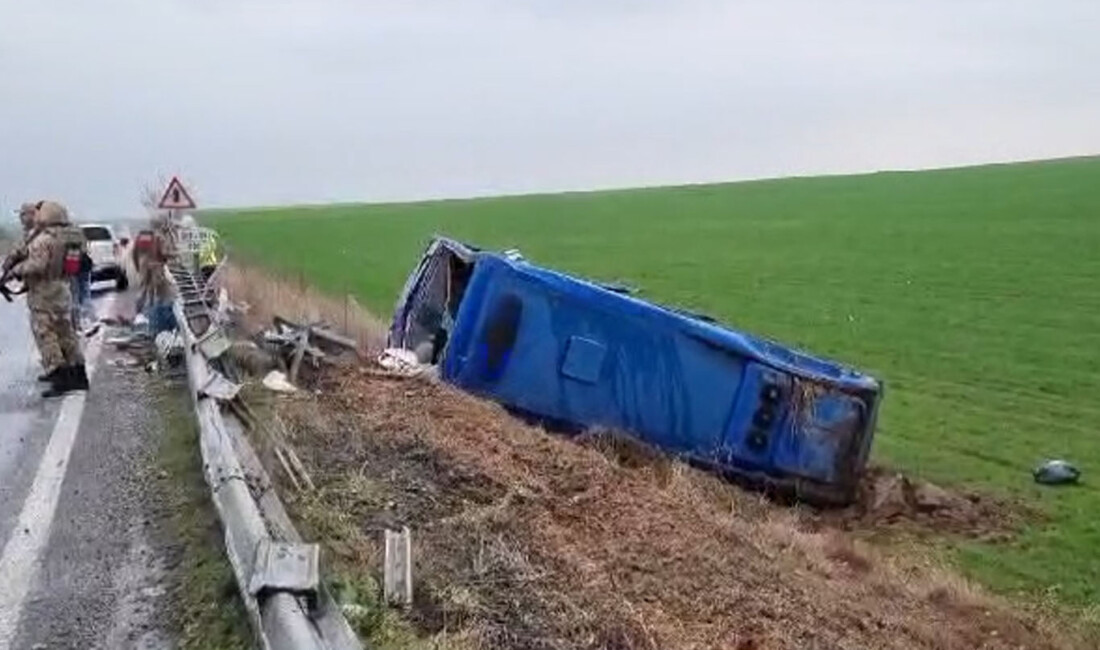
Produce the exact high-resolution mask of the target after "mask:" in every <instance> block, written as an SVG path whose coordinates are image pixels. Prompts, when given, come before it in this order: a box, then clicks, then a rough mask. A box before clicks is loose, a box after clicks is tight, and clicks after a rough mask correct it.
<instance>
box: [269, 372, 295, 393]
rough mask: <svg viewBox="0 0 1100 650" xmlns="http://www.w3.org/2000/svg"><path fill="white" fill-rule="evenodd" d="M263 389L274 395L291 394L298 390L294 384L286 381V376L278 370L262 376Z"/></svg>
mask: <svg viewBox="0 0 1100 650" xmlns="http://www.w3.org/2000/svg"><path fill="white" fill-rule="evenodd" d="M263 384H264V387H265V388H267V389H268V390H273V391H275V392H276V393H293V392H294V391H296V390H298V389H297V388H295V387H294V384H292V383H290V381H288V380H287V378H286V374H285V373H282V372H280V371H278V370H272V371H271V372H269V373H267V375H266V376H264V381H263Z"/></svg>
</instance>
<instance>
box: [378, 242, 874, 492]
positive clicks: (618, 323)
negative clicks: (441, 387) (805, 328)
mask: <svg viewBox="0 0 1100 650" xmlns="http://www.w3.org/2000/svg"><path fill="white" fill-rule="evenodd" d="M389 346H390V347H391V348H402V349H405V350H410V351H412V352H413V353H415V354H416V356H417V358H418V359H419V361H420V362H421V363H430V364H433V365H438V367H439V374H440V376H441V377H442V378H443V379H444V380H446V381H448V382H450V383H452V384H455V385H456V386H459V387H460V388H463V389H465V390H467V391H470V392H471V393H474V394H477V395H482V396H484V397H487V398H490V399H493V400H495V401H497V402H500V403H502V404H503V405H505V406H506V407H508V408H509V410H511V411H512V412H514V413H518V414H521V415H524V416H535V417H536V418H537V419H539V420H540V421H542V422H545V423H550V424H553V425H555V428H565V429H566V430H569V429H570V428H575V429H581V430H583V429H585V428H589V427H598V428H606V429H611V430H614V431H620V432H625V433H628V434H631V435H633V436H635V437H637V438H639V439H641V440H643V441H645V442H648V443H650V444H652V445H654V446H656V447H659V448H661V449H664V450H665V451H667V452H669V453H672V454H674V455H677V456H679V457H682V458H684V459H685V460H689V461H691V462H693V463H696V464H699V465H703V466H707V467H709V468H712V469H716V470H718V471H719V472H720V473H722V474H724V475H726V476H729V477H731V478H737V479H743V480H744V481H745V482H749V483H752V484H763V485H764V486H766V487H769V488H778V489H780V490H782V491H787V492H792V493H793V494H794V495H795V496H797V497H799V498H801V499H804V500H808V501H812V502H817V503H828V504H844V503H849V502H851V501H852V500H853V498H854V497H855V496H856V491H857V488H858V484H859V479H860V477H861V476H862V474H863V471H864V469H865V466H866V463H867V457H868V453H869V451H870V447H871V439H872V436H873V435H874V429H875V420H876V418H877V414H878V409H879V403H880V402H881V399H882V390H883V389H882V384H881V383H880V382H879V381H878V380H876V379H874V378H873V377H870V376H868V375H865V374H863V373H861V372H859V371H857V370H853V369H851V368H847V367H845V366H842V365H840V364H837V363H834V362H832V361H827V360H825V359H820V358H818V357H815V356H811V355H809V354H807V353H805V352H801V351H797V350H795V349H793V348H790V347H787V346H784V345H782V344H779V343H776V342H774V341H770V340H767V339H764V338H761V337H757V336H753V335H751V334H747V333H745V332H740V331H737V330H734V329H731V328H728V327H725V326H723V325H720V324H718V323H717V322H715V321H714V320H713V319H710V318H707V317H705V316H700V315H697V314H691V313H688V312H684V311H682V310H678V309H672V308H668V307H664V306H661V305H657V304H654V303H650V302H646V301H644V300H640V299H638V298H636V297H634V296H631V295H628V292H627V291H626V290H624V289H623V288H621V287H612V286H609V285H602V284H599V283H595V282H590V281H587V280H582V279H579V278H576V277H573V276H570V275H567V274H565V273H560V272H558V271H553V270H550V269H546V268H544V267H540V266H536V265H534V264H531V263H529V262H527V261H525V260H523V259H522V257H521V256H520V255H519V254H518V253H515V252H509V253H503V254H501V253H492V252H486V251H482V250H479V249H476V248H473V247H470V246H467V245H465V244H462V243H460V242H456V241H453V240H449V239H442V238H439V239H436V240H435V241H433V242H432V244H431V245H430V246H429V248H428V250H427V252H426V253H425V255H424V256H423V258H422V259H421V261H420V264H419V265H417V267H416V269H415V270H414V271H413V273H412V275H411V276H410V277H409V280H408V282H407V283H406V285H405V288H404V290H403V292H402V294H401V297H400V299H399V301H398V303H397V308H396V310H395V312H394V320H393V323H392V326H391V329H390V333H389ZM558 425H564V426H558Z"/></svg>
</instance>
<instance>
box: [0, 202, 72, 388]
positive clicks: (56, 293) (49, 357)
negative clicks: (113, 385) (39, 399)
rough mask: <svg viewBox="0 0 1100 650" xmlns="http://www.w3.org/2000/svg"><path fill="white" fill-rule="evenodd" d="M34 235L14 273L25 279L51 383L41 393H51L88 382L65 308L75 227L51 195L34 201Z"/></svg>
mask: <svg viewBox="0 0 1100 650" xmlns="http://www.w3.org/2000/svg"><path fill="white" fill-rule="evenodd" d="M35 226H36V227H37V228H38V229H39V233H38V235H37V236H36V237H34V238H33V239H31V241H30V244H29V246H28V247H27V257H26V259H24V260H23V261H21V262H19V263H18V264H17V265H16V266H15V268H14V269H13V273H14V274H15V275H16V276H18V277H20V278H22V279H23V281H24V282H25V283H26V285H27V307H28V308H30V311H31V321H32V322H33V323H34V329H35V332H36V338H37V342H38V345H39V352H40V353H41V355H42V367H43V368H44V369H45V371H46V379H47V380H48V381H49V382H50V384H51V385H50V388H48V389H47V390H46V391H44V392H43V393H42V396H43V397H56V396H58V395H63V394H65V393H67V392H69V391H73V390H85V389H87V388H88V375H87V372H86V371H85V368H84V355H83V353H82V352H81V350H80V340H79V339H78V338H77V335H76V331H75V330H74V328H73V323H72V318H71V317H70V309H71V307H72V296H71V294H70V292H69V283H68V280H67V278H66V277H65V272H64V266H65V256H66V252H67V250H68V248H69V246H70V241H69V240H70V239H72V240H75V241H77V243H78V241H79V240H76V235H79V234H80V231H79V229H77V228H75V227H73V226H72V225H71V224H70V223H69V215H68V212H67V211H66V210H65V208H64V206H62V205H60V204H59V203H55V202H53V201H43V202H42V203H40V204H39V205H38V211H37V214H36V216H35Z"/></svg>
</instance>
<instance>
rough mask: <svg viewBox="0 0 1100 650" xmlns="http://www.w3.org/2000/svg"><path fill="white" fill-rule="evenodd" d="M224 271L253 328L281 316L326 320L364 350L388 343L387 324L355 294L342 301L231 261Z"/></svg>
mask: <svg viewBox="0 0 1100 650" xmlns="http://www.w3.org/2000/svg"><path fill="white" fill-rule="evenodd" d="M223 273H224V275H223V276H222V284H223V286H224V287H225V288H226V289H227V290H228V291H229V295H230V297H231V298H232V300H233V301H234V302H236V303H244V304H245V305H247V312H246V314H245V321H246V325H248V326H249V328H250V329H253V330H258V329H262V328H265V327H269V326H270V325H271V320H272V318H274V317H275V316H282V317H283V318H287V319H289V320H292V321H295V322H299V323H305V322H311V323H316V322H325V323H327V324H328V325H330V326H331V327H333V328H335V329H337V330H339V331H340V332H343V333H344V334H346V335H348V336H350V337H352V338H354V339H355V340H356V341H358V343H359V347H360V349H361V350H362V351H364V352H375V351H379V350H381V349H382V348H383V347H384V346H385V342H386V331H387V325H386V324H385V323H383V322H382V321H381V320H380V319H378V318H377V317H375V316H374V315H372V314H371V313H370V312H368V311H367V310H366V309H364V308H363V307H361V306H360V305H359V303H358V302H356V301H355V298H353V297H352V296H346V297H345V298H344V299H343V300H341V299H339V298H334V297H332V296H329V295H327V294H324V293H321V292H320V291H317V290H316V289H314V288H312V287H310V286H308V285H305V284H303V283H301V282H295V281H292V280H289V279H286V278H279V277H276V276H273V275H271V273H270V272H268V271H260V270H258V269H254V268H251V267H247V266H241V265H233V264H230V265H229V266H228V267H227V268H226V269H225V270H224V271H223Z"/></svg>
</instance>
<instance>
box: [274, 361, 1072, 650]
mask: <svg viewBox="0 0 1100 650" xmlns="http://www.w3.org/2000/svg"><path fill="white" fill-rule="evenodd" d="M283 417H284V418H285V419H286V420H287V421H288V422H289V423H290V424H291V429H292V430H293V431H294V432H295V438H296V441H295V444H296V446H298V448H299V451H300V455H301V456H302V458H303V461H304V462H305V463H306V465H307V466H308V467H309V468H310V471H311V473H312V475H313V478H314V482H315V483H317V485H318V488H319V491H318V492H317V494H316V495H314V496H312V497H310V498H309V499H306V500H302V499H298V500H295V499H293V498H292V499H291V502H292V503H291V507H292V509H294V510H295V511H296V514H298V515H300V516H301V517H302V519H303V521H304V524H305V526H306V527H307V528H311V530H309V533H310V534H311V535H314V536H317V537H319V538H320V539H323V540H324V541H325V544H326V549H327V551H328V553H329V554H330V557H334V558H335V559H336V560H337V562H338V563H339V564H340V566H341V567H342V568H343V570H346V571H352V572H359V573H360V574H361V575H362V577H363V579H364V580H368V579H374V576H375V573H376V572H377V569H378V565H379V563H378V554H379V551H378V544H379V535H378V531H379V530H380V529H381V528H382V527H384V526H392V525H398V524H408V525H410V526H411V527H412V530H413V536H414V554H415V575H416V580H417V597H416V603H415V605H414V607H413V608H412V610H411V611H410V613H409V617H410V618H411V620H412V621H413V622H414V624H415V626H416V629H417V633H418V634H419V635H420V636H421V638H422V639H431V640H432V641H433V642H438V641H439V640H440V639H441V638H443V639H444V640H446V642H447V643H448V644H451V645H454V644H458V645H462V643H467V644H469V646H471V647H493V648H684V649H688V648H690V649H695V648H755V649H760V650H764V649H773V648H936V649H942V648H979V647H981V648H1020V647H1027V648H1072V647H1078V646H1075V645H1073V643H1071V642H1070V641H1067V640H1065V639H1064V638H1063V637H1062V636H1061V635H1060V634H1058V633H1056V632H1055V631H1054V630H1053V629H1052V626H1050V625H1048V624H1047V623H1046V622H1045V621H1044V620H1043V619H1041V618H1040V617H1039V616H1038V615H1032V614H1027V613H1021V612H1014V611H1011V610H1009V609H1008V608H1007V607H1006V606H1005V605H1003V604H1001V603H998V602H996V601H995V600H992V599H990V598H988V597H986V596H984V595H982V594H980V593H979V592H977V591H976V590H975V589H973V588H972V587H971V586H969V585H968V584H966V583H965V582H963V581H962V580H960V579H958V578H957V577H955V576H953V575H952V574H950V573H947V572H945V571H943V570H941V569H934V568H931V569H930V568H928V564H927V563H924V562H913V563H912V564H911V565H907V564H903V563H901V562H900V561H899V560H897V559H886V558H883V557H880V556H879V555H878V554H876V553H875V552H874V550H873V549H871V548H869V547H867V546H866V545H865V544H863V543H862V542H860V541H858V540H854V539H853V538H852V537H851V536H849V535H846V534H845V533H843V532H840V531H838V530H835V529H832V528H822V527H820V526H817V525H816V520H815V519H814V517H813V515H812V514H811V515H807V514H806V512H805V511H804V510H801V509H791V508H783V507H778V506H775V505H773V504H771V503H770V502H768V501H766V500H765V499H762V498H761V497H759V496H758V495H754V494H750V493H747V492H743V491H741V490H739V489H737V488H735V487H733V486H731V485H729V484H727V483H725V482H723V481H721V480H718V479H716V478H714V477H713V476H711V475H709V474H706V473H703V472H699V471H696V470H694V469H691V468H689V467H687V466H685V465H683V464H680V463H676V462H672V461H669V460H668V459H666V458H664V457H663V456H660V455H650V454H645V453H642V454H635V453H632V452H627V451H624V450H623V449H622V448H621V447H619V446H617V445H616V444H612V445H611V446H608V445H607V444H606V442H601V441H599V440H589V441H588V442H589V444H587V445H581V444H575V443H574V442H571V441H569V440H566V439H564V438H561V437H558V436H554V435H551V434H547V433H546V432H544V431H541V430H539V429H535V428H531V427H527V426H524V425H523V424H520V423H519V422H517V421H516V420H514V419H513V418H511V417H509V416H508V415H507V414H506V413H505V412H504V411H503V410H502V409H500V408H499V407H497V406H495V405H492V404H488V403H485V402H482V401H479V400H476V399H474V398H472V397H470V396H468V395H465V394H462V393H459V392H457V391H454V390H452V389H450V388H448V387H446V386H443V385H439V384H431V383H427V382H424V381H417V380H407V381H395V380H393V379H380V378H378V377H375V376H372V375H370V374H367V373H363V372H360V371H357V370H354V369H352V370H343V371H340V373H339V374H338V375H336V376H334V377H332V378H331V381H330V382H329V383H328V384H327V385H326V386H325V387H324V389H323V391H322V395H321V397H319V398H318V401H316V402H315V401H312V400H310V399H306V398H298V399H297V400H295V401H294V406H293V408H285V409H283ZM907 485H908V486H909V487H904V486H903V487H901V488H899V489H900V490H901V497H900V500H901V503H903V504H904V505H905V507H906V508H911V509H916V510H917V511H918V512H924V511H925V510H927V511H928V512H929V513H935V512H941V511H953V510H951V508H941V507H938V506H937V507H936V508H931V503H932V501H930V499H934V498H938V497H942V496H943V495H938V494H932V495H931V496H930V495H929V493H928V490H924V491H923V492H921V494H920V496H919V497H918V496H917V495H916V492H917V491H916V490H915V489H914V487H913V484H912V483H911V482H909V483H907ZM890 489H891V490H892V489H893V488H890ZM911 492H912V493H913V494H910V493H911ZM880 494H887V495H888V494H890V490H885V491H882V492H880ZM893 498H894V497H892V496H883V497H882V498H881V499H879V500H878V501H875V500H872V502H871V503H872V504H876V503H877V504H878V505H877V507H872V508H871V509H870V510H871V511H872V512H877V513H878V515H875V516H883V514H884V513H885V511H886V510H887V509H888V508H887V504H889V503H890V502H891V500H892V499H893ZM948 501H953V500H952V499H948ZM959 505H961V504H955V506H952V507H956V506H959ZM929 508H931V510H928V509H929ZM853 516H854V515H853ZM866 516H870V515H861V517H866ZM1081 647H1085V646H1081Z"/></svg>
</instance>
